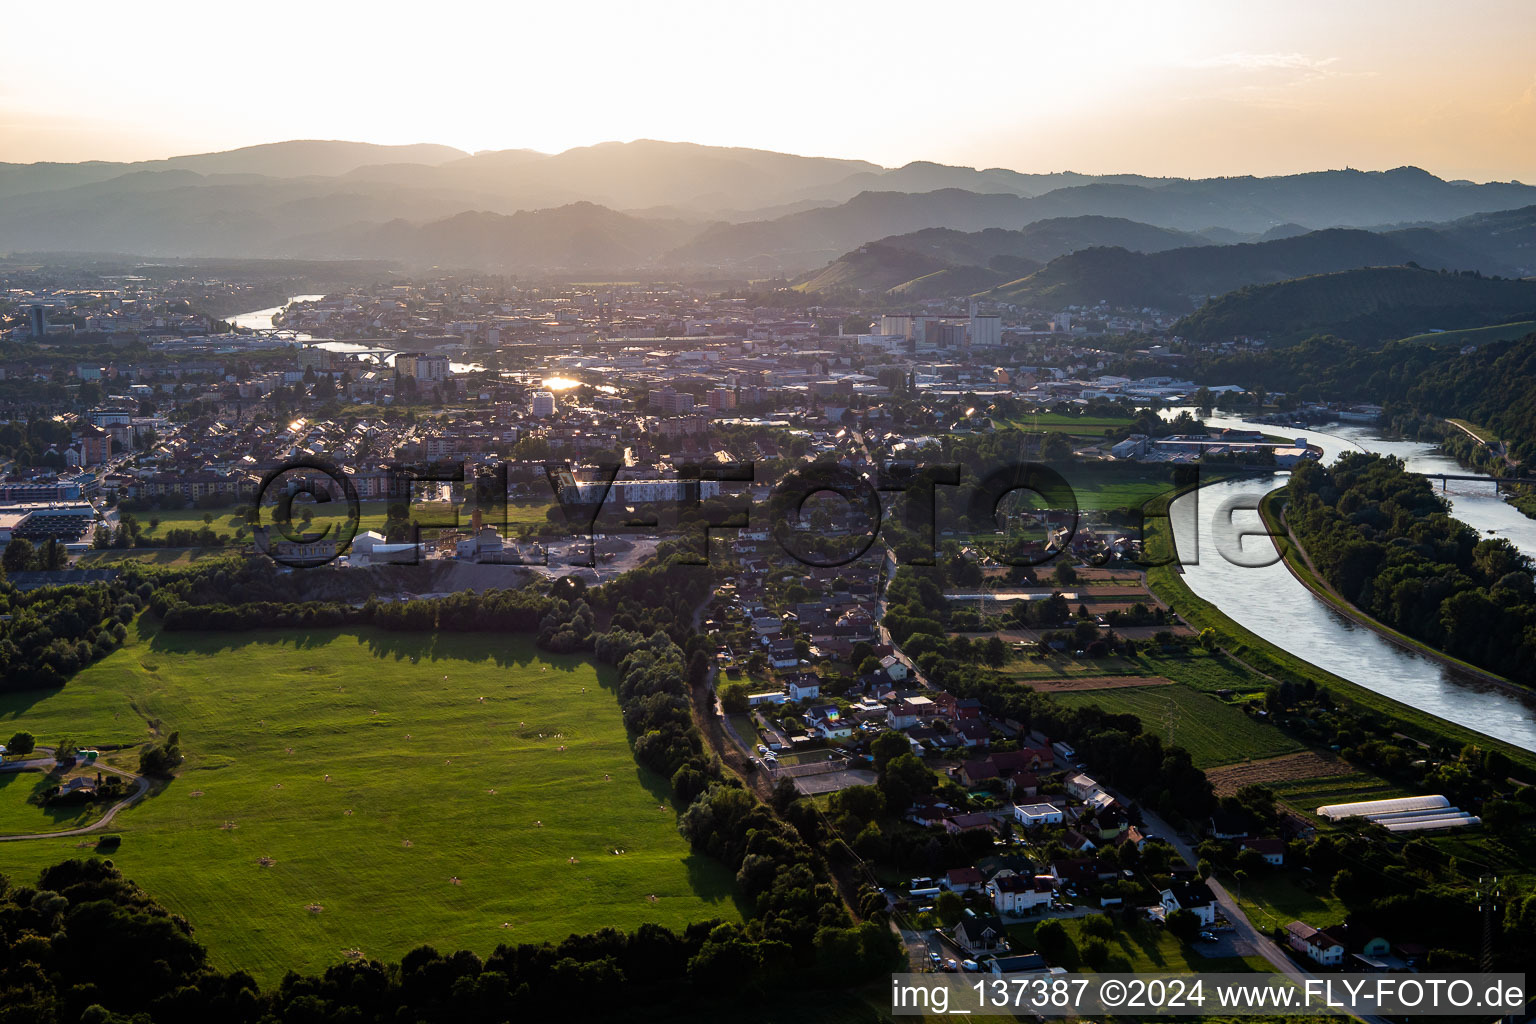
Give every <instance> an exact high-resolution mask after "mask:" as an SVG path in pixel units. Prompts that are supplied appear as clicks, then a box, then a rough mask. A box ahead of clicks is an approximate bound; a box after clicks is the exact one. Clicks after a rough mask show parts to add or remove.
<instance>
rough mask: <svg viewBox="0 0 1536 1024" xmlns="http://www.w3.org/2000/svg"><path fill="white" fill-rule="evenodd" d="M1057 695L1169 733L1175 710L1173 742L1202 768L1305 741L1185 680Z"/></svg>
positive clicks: (1271, 753) (1285, 750) (1288, 748)
mask: <svg viewBox="0 0 1536 1024" xmlns="http://www.w3.org/2000/svg"><path fill="white" fill-rule="evenodd" d="M1052 698H1053V699H1054V700H1057V701H1060V702H1061V703H1063V704H1068V705H1072V706H1074V707H1081V706H1084V705H1088V704H1097V705H1099V706H1100V707H1101V708H1103V709H1104V710H1105V711H1108V712H1111V713H1112V714H1124V713H1127V712H1129V713H1130V714H1133V715H1135V716H1136V717H1137V718H1139V719H1141V722H1142V725H1143V727H1144V728H1145V729H1146V730H1147V731H1148V732H1155V733H1158V734H1159V735H1161V736H1163V738H1164V739H1165V740H1166V739H1167V738H1168V737H1167V732H1168V730H1167V722H1168V714H1169V711H1170V709H1171V710H1172V711H1173V713H1174V716H1175V718H1174V727H1173V743H1174V744H1175V745H1177V746H1181V747H1183V748H1184V749H1185V750H1188V751H1189V753H1190V756H1191V757H1193V758H1194V761H1195V764H1196V765H1197V766H1199V767H1201V768H1208V767H1211V766H1213V765H1222V764H1232V763H1234V762H1236V761H1247V760H1251V759H1254V758H1260V757H1274V756H1275V755H1276V754H1285V753H1289V752H1290V751H1293V750H1300V749H1302V746H1301V744H1300V743H1298V742H1297V741H1295V740H1293V739H1291V738H1290V737H1289V736H1287V735H1286V734H1285V733H1283V732H1281V731H1280V730H1279V729H1276V728H1273V727H1271V726H1267V725H1263V724H1261V723H1259V722H1256V721H1254V720H1253V719H1251V718H1249V717H1248V716H1247V715H1245V714H1244V713H1243V712H1242V711H1240V710H1238V709H1237V708H1235V707H1233V706H1232V705H1230V704H1226V703H1223V702H1222V701H1220V700H1217V699H1216V698H1215V697H1212V696H1210V695H1209V694H1205V693H1201V692H1199V691H1198V690H1194V689H1191V688H1189V687H1186V686H1148V687H1137V688H1128V689H1117V690H1090V691H1087V692H1081V693H1057V694H1053V695H1052Z"/></svg>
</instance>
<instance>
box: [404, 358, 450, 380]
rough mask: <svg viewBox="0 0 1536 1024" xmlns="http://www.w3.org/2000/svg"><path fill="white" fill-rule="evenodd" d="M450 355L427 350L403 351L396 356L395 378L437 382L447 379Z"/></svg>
mask: <svg viewBox="0 0 1536 1024" xmlns="http://www.w3.org/2000/svg"><path fill="white" fill-rule="evenodd" d="M448 376H449V371H448V357H447V356H444V355H437V354H435V353H427V352H401V353H399V354H398V355H396V356H395V378H396V379H397V380H398V379H399V378H401V377H410V378H411V379H413V380H418V381H428V382H431V383H434V384H435V383H437V382H438V381H444V380H447V379H448Z"/></svg>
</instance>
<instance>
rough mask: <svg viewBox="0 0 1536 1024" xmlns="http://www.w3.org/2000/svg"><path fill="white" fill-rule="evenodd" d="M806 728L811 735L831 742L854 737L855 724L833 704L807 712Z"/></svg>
mask: <svg viewBox="0 0 1536 1024" xmlns="http://www.w3.org/2000/svg"><path fill="white" fill-rule="evenodd" d="M805 727H806V730H807V731H808V732H810V733H811V735H813V736H821V737H824V738H826V739H829V740H844V739H847V738H848V737H849V736H852V735H853V723H852V722H851V721H849V720H848V719H845V718H844V717H843V715H842V712H840V711H838V710H837V708H836V707H834V706H833V705H831V704H824V705H821V706H820V707H814V708H811V709H809V710H808V711H806V713H805Z"/></svg>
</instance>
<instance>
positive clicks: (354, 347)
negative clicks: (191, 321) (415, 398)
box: [224, 295, 485, 373]
mask: <svg viewBox="0 0 1536 1024" xmlns="http://www.w3.org/2000/svg"><path fill="white" fill-rule="evenodd" d="M323 298H325V296H324V295H290V296H289V297H288V300H287V301H286V302H284V303H283V304H282V305H281V306H273V307H271V308H270V309H253V310H251V312H249V313H239V314H237V315H235V316H230V317H225V318H224V319H226V320H228V321H229V322H230V323H231V324H233V325H234V326H236V327H247V328H250V329H252V330H258V331H266V330H271V328H272V318H273V317H274V316H276V315H277V314H279V313H281V312H282V311H283V310H284V309H286V308H288V306H289V305H290V304H291V303H294V302H315V301H317V300H319V299H323ZM294 340H295V341H297V342H298V343H300V344H304V345H310V344H312V345H313V347H315V348H323V349H325V350H326V351H328V352H341V353H353V354H356V353H361V352H374V353H376V352H378V351H379V346H378V345H363V344H359V343H358V342H355V341H337V340H335V339H334V338H322V339H320V340H319V341H315V340H314V338H313V337H312V336H310V335H308V334H300V333H297V332H295V334H294ZM375 358H376V357H375ZM394 361H395V355H394V353H393V352H391V353H390V354H389V355H386V356H385V357H384V359H383V362H384V363H385V364H386V365H388V364H391V363H393V362H394ZM448 368H449V369H450V370H452V371H453V372H454V373H478V372H480V371H481V370H484V369H485V367H483V366H481V365H480V364H479V363H458V362H449V364H448Z"/></svg>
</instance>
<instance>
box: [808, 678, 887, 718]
mask: <svg viewBox="0 0 1536 1024" xmlns="http://www.w3.org/2000/svg"><path fill="white" fill-rule="evenodd" d="M784 684H785V686H786V687H787V688H788V690H789V699H790V700H813V699H815V698H817V697H820V696H821V677H820V676H818V675H817V674H816V673H814V672H801V673H799V674H797V675H792V676H790V677H789V678H787V679H786V680H785V681H784ZM882 710H883V709H882Z"/></svg>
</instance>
